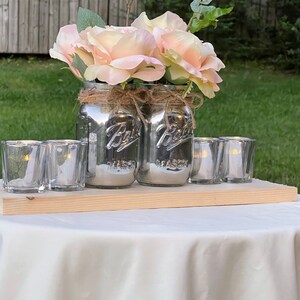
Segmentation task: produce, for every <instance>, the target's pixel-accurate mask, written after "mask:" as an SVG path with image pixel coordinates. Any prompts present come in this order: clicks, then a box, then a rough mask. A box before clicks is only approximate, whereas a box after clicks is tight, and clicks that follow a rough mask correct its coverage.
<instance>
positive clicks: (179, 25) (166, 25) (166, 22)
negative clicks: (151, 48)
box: [131, 11, 187, 32]
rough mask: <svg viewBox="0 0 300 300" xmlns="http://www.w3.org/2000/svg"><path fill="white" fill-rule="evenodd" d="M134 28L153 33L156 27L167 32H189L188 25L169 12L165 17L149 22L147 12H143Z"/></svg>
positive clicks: (136, 20) (134, 22) (135, 22)
mask: <svg viewBox="0 0 300 300" xmlns="http://www.w3.org/2000/svg"><path fill="white" fill-rule="evenodd" d="M131 26H132V27H136V28H138V29H145V30H148V31H149V32H152V31H153V29H154V28H155V27H157V28H161V29H164V30H167V31H173V30H176V29H178V30H183V31H187V24H186V23H185V22H184V21H183V20H182V19H181V18H180V17H179V16H178V15H176V14H174V13H172V12H170V11H167V12H165V13H164V14H163V15H161V16H158V17H157V18H155V19H152V20H149V18H148V16H147V15H146V13H145V12H142V13H141V14H140V15H139V17H137V18H136V19H135V20H134V21H133V23H132V24H131Z"/></svg>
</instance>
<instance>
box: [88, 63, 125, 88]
mask: <svg viewBox="0 0 300 300" xmlns="http://www.w3.org/2000/svg"><path fill="white" fill-rule="evenodd" d="M84 78H85V79H86V80H94V79H96V78H97V79H98V80H100V81H103V82H106V83H108V84H110V85H116V84H119V83H122V82H124V81H126V80H127V79H129V78H130V72H128V71H126V70H120V69H116V68H114V67H112V66H109V65H100V66H99V65H91V66H88V67H87V69H86V70H85V73H84Z"/></svg>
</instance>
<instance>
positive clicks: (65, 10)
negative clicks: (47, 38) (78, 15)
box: [59, 0, 69, 27]
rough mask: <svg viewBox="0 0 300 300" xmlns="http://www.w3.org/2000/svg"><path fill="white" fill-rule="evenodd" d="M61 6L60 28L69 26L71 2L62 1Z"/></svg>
mask: <svg viewBox="0 0 300 300" xmlns="http://www.w3.org/2000/svg"><path fill="white" fill-rule="evenodd" d="M59 4H60V7H59V27H62V26H65V25H67V24H69V1H68V0H60V2H59Z"/></svg>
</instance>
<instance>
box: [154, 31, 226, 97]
mask: <svg viewBox="0 0 300 300" xmlns="http://www.w3.org/2000/svg"><path fill="white" fill-rule="evenodd" d="M153 34H154V36H155V38H156V42H157V45H158V47H159V49H160V53H161V54H160V55H162V56H163V57H164V59H165V61H164V63H165V65H166V67H167V72H166V78H167V79H168V80H169V81H170V82H172V83H174V84H184V83H186V82H187V81H189V80H191V81H193V82H194V83H195V84H196V85H197V86H198V87H199V89H200V90H201V91H202V93H203V94H204V95H205V96H207V97H208V98H213V97H214V96H215V93H214V92H217V91H219V87H218V85H217V83H220V82H222V79H221V77H220V76H219V75H218V73H217V72H218V71H219V70H220V69H221V68H224V67H225V65H224V64H223V62H222V61H221V60H220V59H219V58H218V57H217V55H216V53H215V52H214V48H213V46H212V45H211V44H210V43H203V42H202V41H200V40H199V39H198V38H197V37H196V36H195V35H193V34H192V33H190V32H185V31H180V30H176V31H171V32H165V31H163V30H159V29H155V30H154V32H153Z"/></svg>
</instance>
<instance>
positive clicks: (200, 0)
mask: <svg viewBox="0 0 300 300" xmlns="http://www.w3.org/2000/svg"><path fill="white" fill-rule="evenodd" d="M211 1H212V0H194V1H193V2H192V3H191V5H190V6H191V9H192V11H193V12H195V13H199V12H201V10H202V9H203V5H208V4H209V3H210V2H211Z"/></svg>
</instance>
